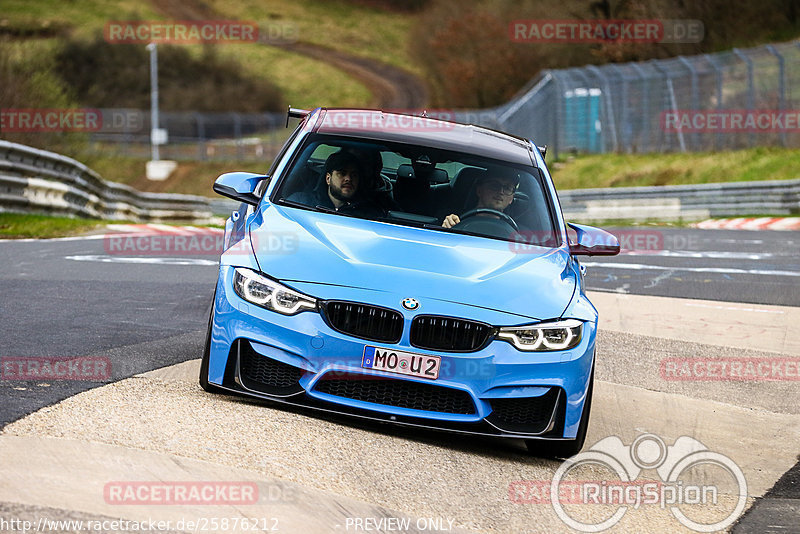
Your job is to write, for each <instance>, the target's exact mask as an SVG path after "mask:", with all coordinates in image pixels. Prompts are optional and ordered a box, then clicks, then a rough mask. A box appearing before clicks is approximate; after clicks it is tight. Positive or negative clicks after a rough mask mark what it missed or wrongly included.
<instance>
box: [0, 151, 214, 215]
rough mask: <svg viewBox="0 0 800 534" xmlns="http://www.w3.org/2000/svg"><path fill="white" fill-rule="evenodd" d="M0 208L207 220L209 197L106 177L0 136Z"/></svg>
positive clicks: (59, 213) (76, 162)
mask: <svg viewBox="0 0 800 534" xmlns="http://www.w3.org/2000/svg"><path fill="white" fill-rule="evenodd" d="M0 211H13V212H21V213H32V212H47V213H50V214H53V215H71V216H75V215H77V216H81V217H93V218H98V219H116V220H130V221H149V222H159V221H191V222H195V223H204V222H208V221H209V220H210V219H211V217H212V212H211V208H210V207H209V199H207V198H204V197H200V196H193V195H177V194H165V193H143V192H140V191H137V190H135V189H133V188H131V187H128V186H126V185H122V184H116V183H112V182H106V181H105V180H103V179H102V178H101V177H100V175H98V174H97V173H96V172H94V171H93V170H92V169H90V168H88V167H87V166H86V165H84V164H83V163H80V162H78V161H75V160H74V159H72V158H68V157H66V156H62V155H60V154H55V153H53V152H48V151H45V150H39V149H36V148H32V147H29V146H26V145H20V144H18V143H10V142H8V141H2V140H0Z"/></svg>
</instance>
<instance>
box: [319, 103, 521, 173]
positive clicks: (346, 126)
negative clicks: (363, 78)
mask: <svg viewBox="0 0 800 534" xmlns="http://www.w3.org/2000/svg"><path fill="white" fill-rule="evenodd" d="M308 120H309V126H310V127H311V129H312V131H314V132H318V133H324V134H334V135H345V136H351V137H359V138H367V139H375V140H381V141H394V142H402V143H409V144H415V145H422V146H429V147H434V148H440V149H444V150H453V151H458V152H467V153H470V154H476V155H481V156H485V157H489V158H493V159H498V160H502V161H508V162H511V163H517V164H523V165H528V166H529V165H532V164H533V163H532V161H533V155H532V154H531V151H532V146H533V145H532V143H531V142H529V141H527V140H525V139H522V138H520V137H515V136H513V135H509V134H506V133H503V132H498V131H495V130H490V129H488V128H483V127H481V126H474V125H471V124H461V123H457V122H450V121H446V120H441V119H437V118H433V117H423V116H421V115H411V114H406V113H395V112H389V111H383V110H377V109H358V108H352V109H348V108H317V109H315V110H313V111H312V112H310V113H309V116H308Z"/></svg>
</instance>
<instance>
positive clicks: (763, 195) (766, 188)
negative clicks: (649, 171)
mask: <svg viewBox="0 0 800 534" xmlns="http://www.w3.org/2000/svg"><path fill="white" fill-rule="evenodd" d="M555 181H556V187H557V186H558V177H557V176H556V178H555ZM558 197H559V200H560V201H561V208H562V210H563V212H564V216H565V217H566V218H567V219H568V220H574V221H580V220H584V221H597V220H609V219H633V220H647V219H654V220H676V219H689V220H691V219H703V218H708V217H736V216H741V215H797V214H799V213H800V180H773V181H763V182H760V181H759V182H731V183H720V184H698V185H665V186H656V187H614V188H608V189H572V190H560V191H559V193H558Z"/></svg>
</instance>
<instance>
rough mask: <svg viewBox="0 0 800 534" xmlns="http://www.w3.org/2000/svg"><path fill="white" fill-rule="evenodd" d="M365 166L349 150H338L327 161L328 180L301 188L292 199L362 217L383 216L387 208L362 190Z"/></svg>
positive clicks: (326, 174) (290, 198)
mask: <svg viewBox="0 0 800 534" xmlns="http://www.w3.org/2000/svg"><path fill="white" fill-rule="evenodd" d="M361 169H362V167H361V164H360V162H359V161H358V158H356V157H355V156H354V155H353V154H352V153H350V152H347V151H346V150H339V151H338V152H334V153H333V154H331V155H330V156H328V159H327V160H326V161H325V182H324V185H323V184H322V183H320V184H319V186H318V187H317V188H315V189H314V190H313V191H310V192H309V191H301V192H298V193H294V194H293V195H291V196H290V197H289V198H288V200H290V201H292V202H298V203H300V204H305V205H307V206H312V207H322V208H330V209H334V210H336V211H341V212H342V213H347V214H351V215H356V216H359V217H379V216H383V215H385V210H383V209H382V208H381V207H380V206H378V205H376V204H375V203H374V202H372V200H371V199H370V198H365V195H363V194H362V187H361V184H362V175H363V172H362V170H361Z"/></svg>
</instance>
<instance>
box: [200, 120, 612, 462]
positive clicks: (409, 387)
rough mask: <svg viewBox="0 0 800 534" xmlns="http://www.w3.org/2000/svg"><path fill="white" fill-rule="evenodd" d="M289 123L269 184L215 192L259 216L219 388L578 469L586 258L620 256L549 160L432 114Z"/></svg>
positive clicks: (586, 378)
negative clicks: (494, 441)
mask: <svg viewBox="0 0 800 534" xmlns="http://www.w3.org/2000/svg"><path fill="white" fill-rule="evenodd" d="M289 116H290V117H294V118H298V119H300V124H299V125H298V126H297V128H296V129H295V131H294V132H293V134H292V135H291V137H290V138H289V139H288V141H287V142H286V144H285V145H284V146H283V148H282V149H281V151H280V153H279V154H278V156H277V157H276V158H275V160H274V162H273V164H272V167H271V169H270V170H269V173H268V174H267V175H259V174H251V173H244V172H234V173H227V174H223V175H222V176H220V177H219V178H218V179H217V181H216V182H215V184H214V190H215V191H216V192H217V193H219V194H221V195H224V196H227V197H230V198H233V199H235V200H238V201H240V202H241V203H242V204H241V206H240V208H239V209H238V210H237V211H236V212H234V213H233V214H232V216H231V217H230V218H229V219H228V220H227V222H226V227H225V252H224V253H223V254H222V256H221V259H220V269H219V278H218V280H217V285H216V291H215V294H214V299H213V306H212V309H211V315H210V318H209V325H208V333H207V336H206V343H205V349H204V353H203V356H202V364H201V370H200V385H201V386H202V387H203V389H205V390H206V391H209V392H225V393H237V394H241V395H246V396H250V397H257V398H259V399H265V400H269V401H273V402H279V403H287V404H292V405H299V406H304V407H309V408H314V409H318V410H320V411H323V412H334V413H338V414H348V415H351V416H355V417H360V418H365V419H371V420H377V421H383V422H390V423H395V424H400V425H409V426H416V427H424V428H430V429H439V430H444V431H449V432H455V433H465V434H473V435H482V436H496V437H500V438H517V439H524V440H525V442H526V444H527V445H528V450H529V451H530V452H531V453H532V454H535V455H540V456H561V457H566V456H571V455H573V454H575V453H577V452H578V451H579V450H580V449H581V447H582V446H583V442H584V439H585V436H586V429H587V425H588V420H589V412H590V407H591V398H592V383H593V377H594V363H595V352H596V351H595V339H596V334H597V311H596V310H595V308H594V306H592V304H591V302H589V300H588V299H587V298H586V294H585V292H584V283H583V270H582V267H581V265H580V264H579V262H578V259H577V258H576V257H577V256H579V255H613V254H616V253H618V252H619V244H618V242H617V240H616V238H615V237H614V236H612V235H611V234H609V233H606V232H604V231H602V230H599V229H596V228H592V227H588V226H583V225H578V224H569V225H568V224H566V223H565V221H564V219H563V216H562V213H561V209H560V207H559V202H558V197H557V195H556V191H555V188H554V186H553V182H552V180H551V178H550V174H549V172H548V170H547V166H546V165H545V162H544V154H543V149H540V148H539V147H537V146H536V145H535V144H534V143H533V142H532V141H530V140H527V139H522V138H518V137H514V136H511V135H507V134H504V133H501V132H497V131H493V130H489V129H485V128H481V127H477V126H471V125H462V124H457V123H453V122H448V121H443V120H438V119H435V118H428V117H425V116H412V115H404V114H397V113H387V112H383V111H376V110H348V109H323V108H319V109H315V110H313V111H304V110H294V109H290V111H289ZM287 120H288V119H287Z"/></svg>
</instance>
